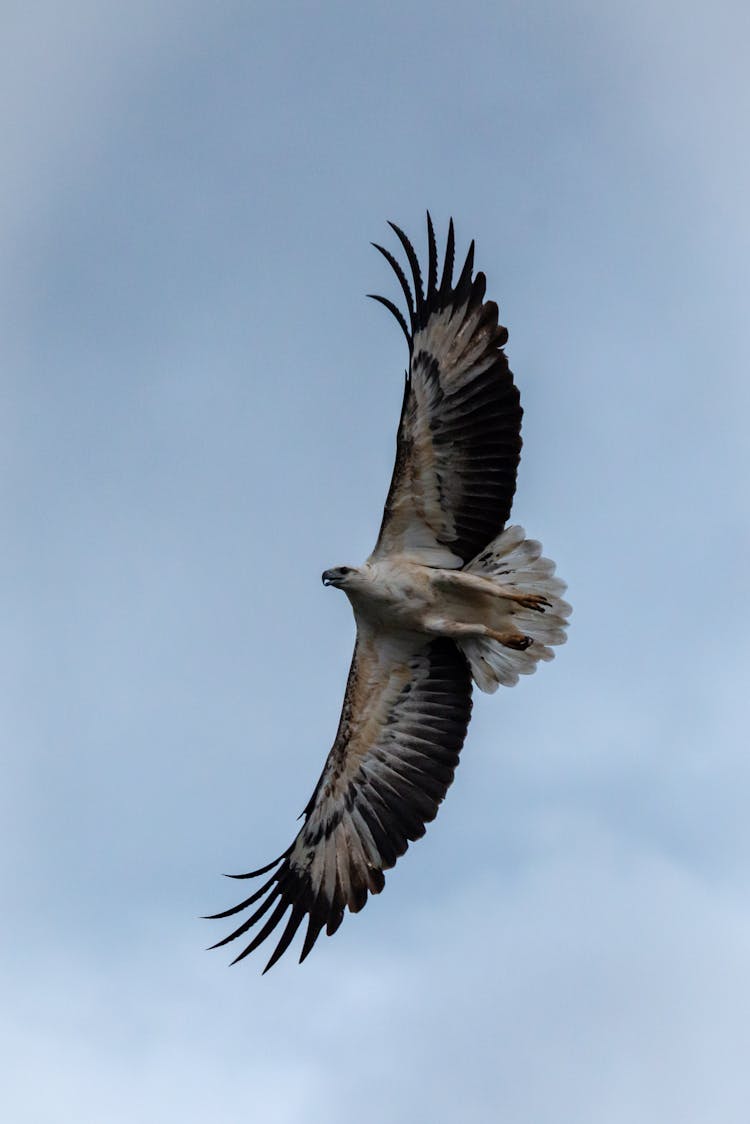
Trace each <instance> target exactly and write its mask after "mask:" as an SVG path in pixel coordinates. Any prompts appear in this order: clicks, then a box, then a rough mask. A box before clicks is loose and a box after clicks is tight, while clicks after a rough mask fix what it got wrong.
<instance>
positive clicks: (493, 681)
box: [459, 526, 571, 693]
mask: <svg viewBox="0 0 750 1124" xmlns="http://www.w3.org/2000/svg"><path fill="white" fill-rule="evenodd" d="M466 572H467V573H473V574H477V575H479V576H481V577H484V578H491V579H493V580H494V581H496V582H497V583H498V585H499V586H503V587H504V588H506V589H509V590H510V591H512V592H513V593H522V594H525V595H532V594H533V595H536V596H541V597H544V598H545V599H546V601H548V602H549V604H548V605H545V606H543V608H544V612H540V611H539V609H532V608H528V607H526V606H523V605H520V604H516V605H514V606H513V609H512V622H513V628H514V629H515V630H517V632H519V633H520V634H521V635H522V636H528V637H530V639H531V644H530V645H529V647H527V648H526V649H525V650H522V651H521V650H517V649H515V648H509V647H507V646H506V645H505V644H502V643H500V642H499V641H497V640H491V639H489V638H487V637H471V638H468V639H466V640H461V641H460V642H459V646H460V648H461V650H462V651H463V653H464V655H465V656H466V659H467V660H468V661H469V664H470V666H471V673H472V675H473V677H474V681H475V682H476V684H477V686H478V687H479V689H480V690H482V691H487V692H488V693H492V692H493V691H496V690H497V688H498V686H499V685H500V684H501V683H502V684H503V685H504V686H506V687H512V686H514V685H515V684H516V683H517V682H518V677H519V675H531V674H532V673H533V672H534V671H536V667H537V664H538V663H539V661H540V660H551V659H552V658H553V656H554V654H555V653H554V652H553V651H552V646H554V645H557V644H564V643H565V639H566V636H565V628H566V626H567V623H568V620H567V618H568V617H569V616H570V613H571V607H570V605H569V604H568V603H567V601H563V599H562V596H561V595H562V594H563V593H564V592H565V589H566V586H565V582H563V581H561V580H560V578H557V577H555V576H554V573H555V563H554V562H552V561H551V560H550V559H549V558H543V557H542V546H541V543H538V542H536V541H535V540H534V539H527V538H526V537H525V532H524V529H523V527H515V526H514V527H506V529H505V530H504V531H503V532H502V534H501V535H499V536H498V537H497V538H496V539H494V541H493V542H491V543H490V544H489V546H487V547H485V549H484V550H483V551H482V552H481V553H480V554H478V555H477V557H476V558H474V559H472V561H471V562H469V564H468V565H467V566H466Z"/></svg>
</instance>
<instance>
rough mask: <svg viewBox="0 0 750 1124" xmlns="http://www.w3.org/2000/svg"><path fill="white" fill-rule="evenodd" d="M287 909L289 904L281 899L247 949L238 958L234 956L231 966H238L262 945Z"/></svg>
mask: <svg viewBox="0 0 750 1124" xmlns="http://www.w3.org/2000/svg"><path fill="white" fill-rule="evenodd" d="M288 909H289V902H288V901H286V900H285V899H284V898H282V899H281V901H280V902H279V903H278V905H277V906H276V909H275V910H274V911H273V913H272V914H271V916H270V917H269V918H268V920H267V921H266V923H265V925H264V926H263V928H262V929H261V930H260V932H258V933H256V934H255V936H254V937H253V939H252V940H251V941H250V944H249V945H248V946H247V948H243V950H242V952H241V953H240V954H239V956H235V958H234V960H233V961H232V964H239V962H240V960H244V959H245V957H246V956H249V955H250V953H251V952H255V950H256V948H257V947H258V945H260V944H263V941H264V940H265V939H266V937H267V936H269V935H270V934H271V933H272V932H273V931H274V929H275V928H276V926H277V925H278V923H279V921H281V918H282V917H283V916H284V914H285V913H286V911H287V910H288Z"/></svg>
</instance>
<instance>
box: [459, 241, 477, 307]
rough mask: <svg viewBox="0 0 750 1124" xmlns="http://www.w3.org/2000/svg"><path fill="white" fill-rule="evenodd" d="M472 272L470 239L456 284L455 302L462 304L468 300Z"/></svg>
mask: <svg viewBox="0 0 750 1124" xmlns="http://www.w3.org/2000/svg"><path fill="white" fill-rule="evenodd" d="M473 270H474V240H473V239H472V242H471V245H470V246H469V252H468V254H467V255H466V261H465V262H464V267H463V269H462V270H461V276H460V277H459V279H458V283H457V284H456V301H457V302H458V303H460V304H463V302H464V301H465V300H467V299H468V297H469V294H470V292H471V275H472V272H473Z"/></svg>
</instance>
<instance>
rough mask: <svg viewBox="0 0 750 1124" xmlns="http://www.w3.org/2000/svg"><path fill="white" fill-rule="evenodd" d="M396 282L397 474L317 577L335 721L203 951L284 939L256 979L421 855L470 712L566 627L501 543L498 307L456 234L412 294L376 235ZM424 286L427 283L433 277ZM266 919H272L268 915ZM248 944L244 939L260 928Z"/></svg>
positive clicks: (434, 255)
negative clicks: (340, 600) (275, 847)
mask: <svg viewBox="0 0 750 1124" xmlns="http://www.w3.org/2000/svg"><path fill="white" fill-rule="evenodd" d="M389 226H390V227H391V229H392V231H393V233H394V234H395V236H396V238H397V239H398V241H399V243H400V245H401V248H402V250H403V252H404V254H405V257H406V262H407V263H408V269H409V272H410V274H411V276H410V277H407V272H406V271H405V269H404V268H403V267H402V265H401V264H400V262H399V260H398V259H397V257H396V256H395V255H394V254H393V253H391V251H390V250H388V249H386V248H385V247H384V246H381V245H378V244H377V243H374V242H373V243H372V245H373V246H374V247H375V249H377V250H378V251H379V253H380V254H382V256H383V257H384V258H385V260H386V261H387V262H388V264H389V265H390V266H391V268H392V270H393V272H394V274H395V276H396V278H397V280H398V283H399V286H400V288H401V291H402V293H403V298H404V301H405V304H406V313H405V314H404V312H403V311H402V310H401V308H399V307H398V305H397V304H396V303H395V302H394V301H392V300H390V299H389V298H387V297H383V296H378V295H376V294H374V293H371V294H368V296H370V297H372V298H373V299H374V300H376V301H378V302H379V303H380V304H381V305H384V306H385V307H386V308H387V309H388V310H389V312H391V313H392V314H393V316H394V317H395V319H396V320H397V321H398V323H399V325H400V327H401V329H402V331H403V333H404V335H405V336H406V341H407V345H408V349H409V363H408V369H407V371H406V376H405V385H404V394H403V403H402V408H401V416H400V421H399V426H398V433H397V440H396V460H395V465H394V469H393V476H392V479H391V483H390V488H389V490H388V493H387V498H386V501H385V509H384V512H383V517H382V522H381V525H380V532H379V534H378V539H377V542H376V544H375V549H374V550H373V552H372V554H371V555H370V556H369V558H368V559H367V560H366V561H365V562H364V563H363V564H362V565H361V566H353V565H343V566H335V567H332V568H331V569H327V570H325V571H324V573H323V575H322V581H323V585H324V586H330V587H334V588H336V589H340V590H342V591H343V592H344V593H345V594H346V596H347V597H348V599H349V602H350V603H351V606H352V609H353V612H354V618H355V624H356V641H355V646H354V654H353V657H352V662H351V667H350V670H349V676H348V679H347V683H346V690H345V694H344V702H343V706H342V710H341V717H340V720H339V724H338V729H337V732H336V737H335V739H334V742H333V747H332V749H331V751H330V753H329V754H328V757H327V759H326V762H325V765H324V766H323V771H322V773H321V775H320V779H319V780H318V783H317V784H316V786H315V789H314V791H313V794H312V796H311V797H310V800H309V801H308V803H307V805H306V806H305V808H304V811H303V812H302V814H301V816H300V819H302V818H304V822H303V824H302V827H301V828H300V830H299V832H298V833H297V836H296V838H295V839H294V841H293V842H292V844H291V845H290V846H289V847H288V848H287V849H286V850H285V851H284V852H283V853H282V854H281V855H279V857H278V858H277V859H275V860H274V861H273V862H271V863H268V864H267V865H266V866H262V867H260V868H259V869H257V870H253V871H249V872H248V873H246V874H239V875H229V877H231V878H238V879H255V878H259V877H262V876H263V875H266V874H270V877H269V878H268V879H267V881H265V882H264V883H263V884H262V885H261V886H260V887H259V888H258V889H256V890H255V891H254V892H253V893H252V894H251V895H250V896H249V897H247V898H245V899H244V900H243V901H241V902H240V903H239V904H238V905H236V906H233V907H232V908H231V909H226V910H224V911H223V912H221V913H216V914H212V915H210V917H209V918H208V919H209V920H218V919H226V918H230V917H236V916H237V915H238V914H244V913H245V911H252V912H251V913H250V916H248V917H245V919H244V920H243V921H242V923H241V924H240V925H239V926H238V927H237V928H236V929H234V930H233V932H231V933H230V934H229V935H228V936H226V937H224V938H223V939H222V940H220V941H217V943H216V944H214V945H212V946H211V948H221V947H223V946H225V945H227V944H229V943H230V942H232V941H235V940H238V939H240V938H242V937H245V938H249V939H248V943H247V944H246V945H245V947H244V948H242V951H241V952H240V953H239V955H238V956H237V957H236V958H235V959H234V960H233V961H232V963H233V964H236V963H237V962H238V961H240V960H243V959H244V958H245V957H246V956H247V955H248V954H250V953H251V952H254V951H255V949H257V948H258V946H259V945H261V944H262V943H263V942H264V941H265V940H267V939H268V938H269V937H270V936H271V934H275V933H276V932H278V927H279V926H280V924H281V922H282V920H283V919H284V918H285V916H286V915H287V914H288V915H289V916H288V917H287V918H286V923H285V925H284V927H283V929H282V930H281V932H280V936H279V939H278V941H277V943H276V945H275V948H274V949H273V952H272V954H271V957H270V959H269V961H268V963H267V964H266V966H265V968H264V972H267V971H268V970H269V968H271V967H272V966H273V965H274V964H275V963H276V962H277V961H278V959H279V957H281V956H282V955H283V953H284V952H286V950H287V948H288V947H289V945H290V944H291V942H292V940H293V938H294V937H295V935H296V933H297V931H298V930H299V928H300V926H301V925H302V923H303V922H305V921H306V930H305V935H304V939H303V942H302V948H301V954H300V957H299V960H300V963H301V962H302V961H303V960H304V959H305V958H306V957H307V955H308V954H309V952H310V950H311V949H312V948H313V946H314V944H315V942H316V940H317V938H318V936H319V935H320V933H321V931H322V930H323V929H324V928H325V929H326V932H327V934H328V935H329V936H330V935H332V934H333V933H335V932H336V930H337V929H338V928H339V926H340V925H341V922H342V920H343V918H344V915H345V912H346V911H347V910H349V911H350V912H351V913H357V912H359V910H361V909H362V907H363V906H364V905H365V903H366V902H367V900H368V898H369V896H370V895H372V894H379V893H380V892H381V890H382V889H383V887H384V885H385V873H384V872H385V871H387V870H389V869H390V868H392V867H393V866H394V865H395V863H396V861H397V859H398V858H400V857H401V856H402V855H403V854H404V852H405V851H406V850H407V847H408V845H409V843H410V842H414V841H415V840H417V839H419V838H421V837H422V836H423V835H424V833H425V830H426V824H427V823H429V822H430V821H432V820H433V819H434V818H435V816H436V815H437V812H438V808H439V806H440V804H441V803H442V801H443V799H444V797H445V795H446V792H447V790H448V788H449V786H450V785H451V783H452V781H453V778H454V773H455V770H456V767H457V765H458V762H459V754H460V752H461V749H462V747H463V744H464V739H465V737H466V733H467V729H468V726H469V719H470V716H471V708H472V687H473V685H474V684H475V685H476V686H477V687H478V688H479V689H480V690H481V691H483V692H487V693H492V692H494V691H496V690H497V688H498V686H500V685H504V686H508V687H510V686H513V685H514V684H515V683H516V682H517V681H518V677H519V675H526V674H529V673H531V672H533V671H535V670H536V667H537V665H538V663H539V662H540V661H546V660H550V659H551V658H552V656H553V655H554V652H553V648H554V646H555V645H559V644H562V643H563V642H564V641H565V639H566V627H567V624H568V617H569V615H570V612H571V608H570V605H569V604H568V603H567V602H566V601H564V600H563V597H562V595H563V593H564V592H565V590H566V586H565V584H564V582H562V581H561V580H560V578H559V577H557V576H556V574H555V564H554V562H552V561H551V560H549V559H547V558H544V557H543V556H542V547H541V544H540V543H539V542H537V541H535V540H533V539H530V538H527V537H526V534H525V531H524V530H523V528H522V527H520V526H517V525H508V518H509V516H510V511H511V505H512V501H513V496H514V493H515V489H516V475H517V469H518V463H519V459H520V453H521V418H522V414H523V410H522V408H521V403H520V396H519V392H518V389H517V387H516V385H515V382H514V379H513V374H512V372H511V370H510V368H509V365H508V360H507V357H506V355H505V351H504V347H505V344H506V343H507V340H508V331H507V329H506V328H504V327H502V326H501V325H500V324H499V323H498V315H499V313H498V306H497V304H496V303H495V302H494V301H491V300H485V289H486V278H485V275H484V273H482V272H476V273H475V272H474V242H473V241H472V242H471V245H470V247H469V250H468V253H467V255H466V258H465V260H464V263H463V266H462V268H461V270H460V273H459V275H458V278H457V280H455V281H454V272H455V271H454V257H455V230H454V223H453V219H451V220H450V222H449V226H448V235H447V242H446V246H445V253H444V254H443V256H442V268H440V264H441V263H440V262H439V260H438V252H437V241H436V237H435V230H434V227H433V223H432V219H431V217H430V214H429V212H428V213H427V241H428V264H427V280H426V284H425V282H424V281H423V278H422V272H421V269H420V265H419V260H418V257H417V254H416V252H415V250H414V248H413V246H412V243H411V242H410V241H409V239H408V238H407V236H406V235H405V234H404V232H403V231H402V230H401V229H400V227H398V226H396V225H395V223H389ZM438 274H440V276H438ZM269 911H270V912H269ZM258 926H260V927H259V928H258Z"/></svg>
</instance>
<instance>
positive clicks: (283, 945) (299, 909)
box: [261, 902, 305, 976]
mask: <svg viewBox="0 0 750 1124" xmlns="http://www.w3.org/2000/svg"><path fill="white" fill-rule="evenodd" d="M304 916H305V907H304V906H303V905H301V904H300V903H299V902H297V903H295V905H294V906H293V907H292V912H291V915H290V917H289V920H288V921H287V924H286V928H285V929H284V932H283V933H282V934H281V939H280V941H279V943H278V944H277V945H276V948H275V949H274V950H273V953H272V955H271V958H270V960H269V961H268V963H267V964H266V966H265V968H264V969H263V971H262V973H261V975H264V976H265V974H266V972H267V971H268V970H269V968H273V966H274V964H275V963H276V961H277V960H278V959H279V958H280V957H282V956H283V955H284V953H285V952H286V950H287V949H288V948H289V945H290V944H291V943H292V940H293V939H294V936H295V934H296V932H297V930H298V929H299V927H300V923H301V921H302V918H303V917H304Z"/></svg>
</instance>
